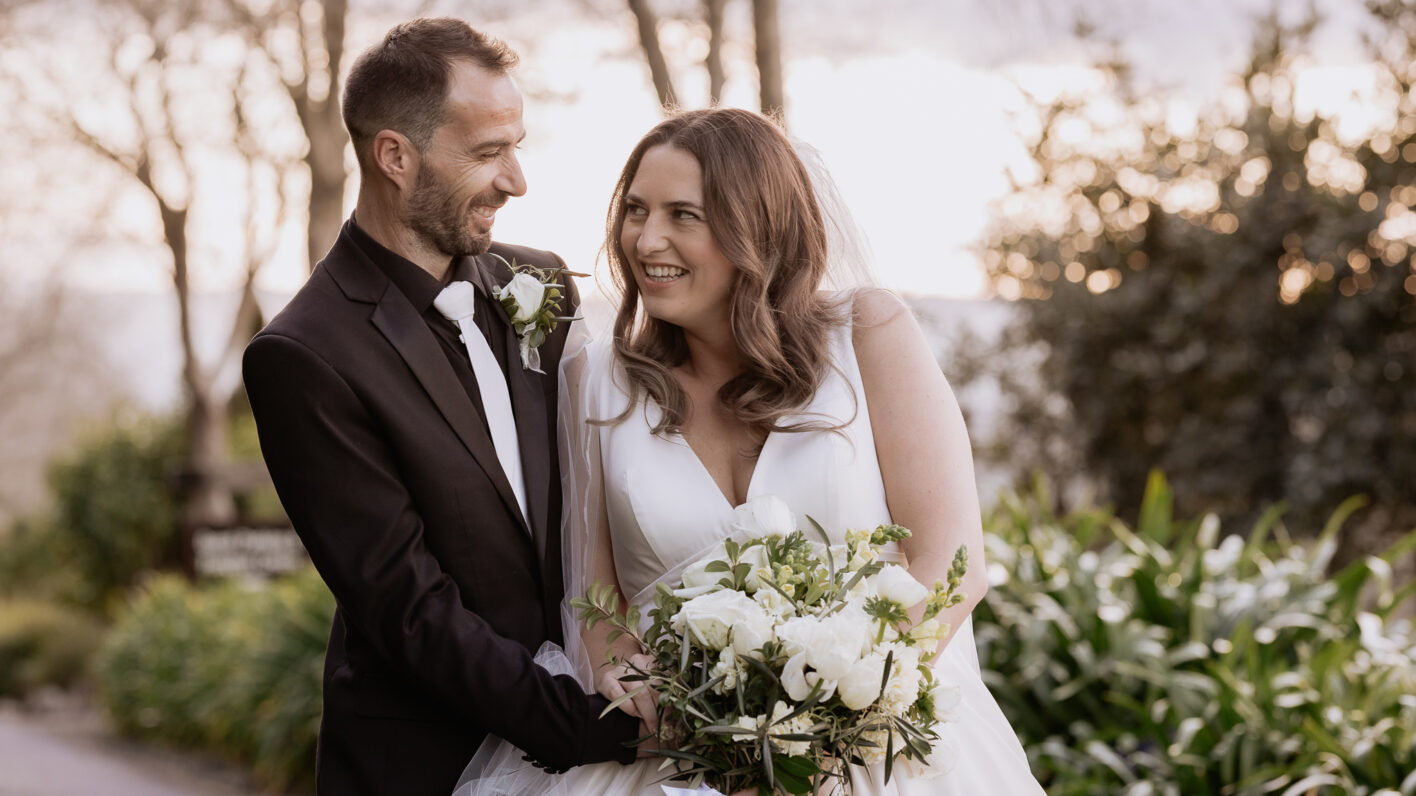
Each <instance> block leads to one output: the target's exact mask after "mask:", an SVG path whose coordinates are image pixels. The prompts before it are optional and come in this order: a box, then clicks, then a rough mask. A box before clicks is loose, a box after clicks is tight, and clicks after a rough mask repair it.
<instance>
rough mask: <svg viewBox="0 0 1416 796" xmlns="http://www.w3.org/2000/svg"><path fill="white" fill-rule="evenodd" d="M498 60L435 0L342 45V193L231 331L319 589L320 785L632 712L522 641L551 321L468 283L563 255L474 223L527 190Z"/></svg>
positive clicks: (552, 519)
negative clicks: (248, 335) (258, 317)
mask: <svg viewBox="0 0 1416 796" xmlns="http://www.w3.org/2000/svg"><path fill="white" fill-rule="evenodd" d="M515 63H516V55H515V54H514V53H513V52H511V51H510V50H509V49H508V48H507V47H506V46H505V45H503V44H502V43H500V42H498V41H496V40H493V39H490V38H487V37H485V36H483V35H482V34H480V33H478V32H476V31H474V30H473V29H471V28H470V27H468V26H467V25H466V24H465V23H463V22H460V21H457V20H452V19H419V20H415V21H413V22H409V23H406V24H403V25H399V26H397V27H395V28H394V29H393V30H391V31H389V33H388V35H387V36H386V37H385V39H384V40H383V42H382V43H380V44H378V45H376V46H375V47H373V48H371V49H369V50H368V51H367V52H365V53H364V54H363V55H361V56H360V57H359V59H358V61H357V62H356V63H355V64H354V67H353V69H352V70H351V72H350V74H349V78H348V82H347V83H346V88H345V93H344V104H343V111H344V121H345V125H346V126H347V127H348V128H349V133H350V137H351V138H352V139H353V142H354V149H355V153H356V154H357V156H358V161H359V172H360V184H359V198H358V202H357V204H356V206H355V210H354V214H353V216H352V217H350V219H349V221H348V222H347V223H346V224H345V225H344V228H343V230H342V231H341V232H340V235H339V239H338V240H337V241H336V242H335V244H334V247H333V248H332V249H331V250H330V252H329V254H328V255H327V256H326V257H325V258H324V260H322V261H321V262H320V264H319V265H318V267H316V268H315V271H314V273H313V274H312V275H311V276H310V279H309V282H308V283H307V284H306V285H305V286H304V288H302V289H301V290H300V292H299V293H298V294H296V296H295V297H294V299H292V300H291V302H290V304H289V306H287V307H286V308H285V310H284V311H282V312H281V313H280V314H279V315H278V316H276V318H275V319H274V320H272V321H271V323H270V325H269V326H267V327H266V328H265V329H264V330H263V331H261V333H260V334H258V335H257V336H256V338H255V339H254V340H252V341H251V344H250V346H249V347H248V348H247V349H246V356H245V361H244V376H245V381H246V389H247V391H248V393H249V395H250V399H251V408H252V410H253V411H254V413H255V417H256V424H257V427H258V429H259V430H260V440H261V450H262V453H263V454H264V456H265V460H266V464H267V466H268V467H269V468H270V473H271V478H272V479H273V480H274V482H275V486H276V489H277V491H278V492H279V494H280V499H281V502H282V503H283V504H284V506H285V509H286V511H287V513H288V514H289V516H290V519H291V521H292V523H294V526H295V530H296V531H297V532H298V533H299V535H300V538H301V540H302V541H303V542H304V544H305V547H306V548H307V549H308V550H309V553H310V557H311V559H313V561H314V563H315V566H316V567H317V568H318V569H319V571H320V574H321V575H322V576H323V577H324V580H325V583H327V584H328V585H329V588H330V591H331V592H333V593H334V596H335V598H336V600H337V602H338V608H337V610H336V611H335V616H334V627H333V629H332V631H331V633H330V638H329V648H328V651H327V653H326V655H325V667H324V714H323V717H322V720H321V724H320V737H319V752H318V755H317V775H318V783H319V791H320V793H322V794H341V796H342V795H343V794H414V795H415V796H416V795H417V794H428V796H447V795H448V794H450V793H451V792H452V790H453V787H454V785H455V783H456V782H457V779H458V776H459V775H460V774H461V772H462V769H463V767H464V766H465V765H466V764H467V762H468V760H469V759H470V758H471V756H472V754H473V753H474V752H475V751H476V750H477V747H478V745H479V744H480V743H481V741H482V740H483V738H484V737H485V736H486V734H487V733H494V734H496V735H499V736H501V737H502V738H505V739H507V740H508V741H511V742H512V743H514V744H516V745H517V746H518V747H520V748H521V749H524V750H526V751H527V753H528V754H529V756H530V757H532V758H533V759H534V760H535V761H536V762H537V763H539V764H541V765H544V766H547V767H552V768H562V767H569V766H575V765H579V764H582V763H589V762H599V761H605V760H618V761H621V762H628V761H630V760H632V759H633V758H634V756H635V752H634V750H633V749H632V748H629V747H627V746H625V745H624V744H625V742H626V741H628V740H630V739H632V738H634V737H635V736H636V735H638V730H639V727H638V723H637V720H636V719H634V718H632V717H630V716H629V715H627V714H625V713H622V712H620V711H612V712H611V713H610V714H609V715H607V716H606V717H604V718H603V719H602V718H599V716H600V713H601V712H602V711H603V710H604V708H605V707H606V705H607V702H606V701H605V699H604V698H603V697H600V696H598V695H591V696H587V695H586V694H584V693H583V692H582V691H581V689H580V687H579V685H578V684H577V683H576V682H575V681H574V680H573V679H572V678H570V677H563V676H562V677H553V676H551V675H550V674H548V673H547V672H546V671H545V670H543V669H541V668H539V667H537V666H536V665H535V664H534V663H533V662H532V653H533V652H534V651H535V650H536V649H537V648H538V647H539V646H540V645H541V643H542V642H544V641H547V640H552V641H559V640H560V637H561V629H560V612H559V606H560V600H561V596H562V594H561V592H562V588H563V587H562V582H561V563H560V561H561V550H560V538H559V516H560V502H561V498H560V484H559V478H558V476H557V472H556V468H555V466H554V464H553V463H554V462H555V461H556V452H555V448H554V445H555V433H554V423H555V416H556V390H557V383H556V367H557V364H558V362H559V359H560V355H561V351H562V349H563V347H564V345H565V335H566V324H561V325H559V326H558V327H557V328H556V329H555V331H554V332H553V333H552V334H551V335H550V336H549V337H548V338H547V339H546V341H545V342H544V343H543V344H542V345H541V346H540V349H539V355H540V368H541V370H543V371H545V373H544V374H542V373H538V372H536V371H535V370H532V369H528V368H527V367H524V366H523V363H522V359H521V356H520V353H519V351H518V342H519V341H518V339H517V337H516V334H515V332H514V330H513V329H512V327H511V326H510V324H509V322H508V319H507V316H506V312H505V311H504V310H503V309H502V308H501V306H500V304H499V303H498V301H497V300H496V299H495V298H494V297H493V296H492V295H491V294H490V291H491V290H492V289H493V288H495V287H497V286H499V285H502V284H505V283H506V282H507V281H508V280H510V278H511V276H512V275H511V272H510V271H509V269H508V268H506V266H504V265H502V264H501V262H500V261H499V260H498V259H497V258H495V257H492V256H491V254H499V255H501V256H502V257H503V258H505V259H506V260H507V261H511V260H513V259H514V260H515V261H516V262H518V263H523V264H534V265H537V266H540V267H543V268H554V267H558V266H561V265H562V263H561V260H560V258H558V257H556V256H555V255H553V254H550V253H548V252H543V251H537V250H534V249H526V248H520V247H514V246H506V245H503V244H493V243H492V241H491V230H492V224H493V220H494V218H495V215H496V211H497V209H498V208H500V207H501V206H502V205H503V204H504V203H505V202H506V201H507V199H508V198H509V197H512V196H520V195H522V194H523V193H525V190H526V183H525V180H524V178H523V176H522V173H521V167H520V165H519V163H518V162H517V157H516V148H517V145H518V144H519V143H520V141H521V139H522V138H523V137H524V136H525V131H524V128H523V126H522V118H521V95H520V93H519V92H518V91H517V88H516V85H515V83H514V82H513V81H512V79H511V77H510V75H509V73H508V70H509V69H510V68H511V67H512V66H513V65H514V64H515ZM459 280H461V281H465V282H468V283H471V287H470V288H468V286H467V285H463V286H462V288H463V289H464V291H463V292H464V293H465V295H464V296H463V298H464V300H465V301H466V302H467V303H468V306H467V307H465V308H464V310H466V309H469V308H470V309H471V310H472V311H473V313H472V317H471V318H467V317H465V316H466V312H465V311H464V312H463V313H455V314H454V316H459V315H460V316H462V320H461V324H460V326H459V324H457V323H454V322H453V321H452V320H449V319H448V318H446V317H444V315H443V314H442V312H441V311H440V310H441V309H445V308H446V305H447V300H446V299H445V298H444V299H439V296H440V295H442V293H441V292H442V290H443V288H444V287H445V286H447V285H449V284H455V283H456V282H457V281H459ZM563 281H564V283H565V284H564V285H563V287H562V290H563V291H564V292H565V293H567V294H568V296H569V298H570V300H571V301H572V302H573V301H574V296H573V294H574V290H573V286H572V285H571V283H570V280H569V279H564V280H563ZM568 309H569V308H568V307H563V308H562V310H563V311H564V310H568ZM562 314H569V313H568V312H563V313H562ZM488 349H490V351H488ZM479 354H480V357H479ZM498 380H501V381H504V387H505V388H504V389H502V388H501V387H499V386H498V384H497V382H498ZM511 416H514V420H513V419H512V417H511ZM499 418H501V419H500V420H499Z"/></svg>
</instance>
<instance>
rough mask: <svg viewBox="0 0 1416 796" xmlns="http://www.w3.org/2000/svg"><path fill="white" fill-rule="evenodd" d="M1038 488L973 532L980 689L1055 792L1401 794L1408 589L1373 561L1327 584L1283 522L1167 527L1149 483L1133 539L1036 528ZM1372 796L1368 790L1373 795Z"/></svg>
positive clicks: (1167, 505)
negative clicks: (1237, 531)
mask: <svg viewBox="0 0 1416 796" xmlns="http://www.w3.org/2000/svg"><path fill="white" fill-rule="evenodd" d="M1051 505H1052V499H1051V496H1050V495H1048V494H1047V490H1046V487H1045V486H1044V485H1041V484H1039V485H1038V486H1037V487H1036V488H1035V490H1034V492H1033V494H1032V495H1030V496H1027V497H1008V498H1005V499H1004V500H1002V501H1001V502H1000V503H999V505H998V507H997V508H996V509H995V510H994V512H993V514H992V516H991V517H990V518H989V520H988V523H987V525H988V530H989V531H990V533H989V546H988V557H989V566H990V571H991V572H992V573H994V575H995V576H994V580H995V581H996V582H995V584H994V585H993V586H992V588H991V589H990V591H989V593H988V596H987V598H986V599H985V601H984V604H983V605H982V606H981V607H980V609H979V611H978V612H977V613H976V621H977V624H978V627H977V638H978V642H979V647H980V654H981V660H982V664H983V669H984V673H985V677H986V678H987V680H988V684H989V686H990V687H991V688H992V690H993V692H994V693H995V695H996V696H997V697H998V699H999V702H1000V703H1001V705H1002V706H1003V708H1004V710H1005V712H1006V713H1007V714H1008V716H1009V718H1010V719H1011V720H1012V721H1013V723H1014V726H1015V728H1016V729H1017V730H1018V732H1019V734H1020V735H1021V736H1022V738H1023V740H1024V744H1025V746H1026V747H1027V748H1028V749H1029V754H1030V757H1031V762H1032V765H1033V770H1034V772H1035V773H1036V774H1037V775H1038V776H1039V778H1040V779H1041V780H1042V781H1043V783H1044V785H1047V786H1048V787H1049V789H1050V792H1052V793H1054V794H1084V793H1101V792H1105V793H1156V794H1189V793H1216V794H1267V793H1284V794H1294V795H1295V796H1296V795H1297V794H1308V793H1333V794H1336V793H1344V794H1376V793H1379V792H1381V793H1386V794H1392V793H1398V792H1399V793H1402V794H1410V793H1416V776H1413V775H1412V774H1411V772H1413V771H1416V696H1413V695H1416V633H1413V631H1412V628H1411V625H1410V623H1409V622H1408V621H1405V620H1398V619H1397V618H1395V614H1396V611H1397V609H1398V607H1399V606H1401V605H1402V604H1403V603H1406V602H1407V601H1409V600H1410V598H1411V596H1412V594H1413V592H1414V591H1416V586H1413V585H1412V584H1409V583H1408V584H1398V583H1394V582H1393V578H1392V576H1391V572H1392V568H1391V565H1392V563H1393V562H1394V561H1396V560H1397V559H1398V558H1399V557H1401V556H1404V555H1408V554H1409V553H1410V552H1411V551H1412V550H1413V549H1416V531H1413V532H1412V533H1410V534H1408V535H1406V536H1405V537H1403V538H1402V539H1401V541H1399V542H1398V543H1397V544H1396V545H1395V546H1394V547H1392V548H1391V549H1389V550H1388V551H1387V552H1386V553H1384V554H1383V555H1382V556H1380V557H1371V558H1367V559H1363V560H1359V561H1356V562H1354V563H1352V564H1350V565H1348V566H1347V567H1346V568H1344V569H1342V570H1340V571H1338V572H1336V573H1334V574H1329V573H1328V567H1329V564H1330V562H1331V560H1332V556H1333V552H1334V550H1335V549H1336V547H1337V543H1338V536H1339V534H1340V532H1341V528H1342V526H1343V523H1344V522H1345V521H1346V519H1347V518H1348V516H1349V515H1350V514H1351V513H1352V511H1354V510H1355V509H1356V508H1358V506H1359V505H1360V501H1359V500H1351V501H1348V502H1347V503H1344V504H1343V506H1342V507H1341V508H1339V510H1338V511H1337V512H1336V513H1335V514H1334V515H1333V517H1332V519H1331V520H1330V521H1329V522H1328V524H1327V527H1326V528H1325V529H1324V530H1323V531H1322V533H1321V534H1320V535H1319V536H1318V537H1317V539H1316V540H1315V541H1313V542H1312V543H1310V544H1307V545H1303V544H1297V543H1294V542H1292V541H1290V540H1288V539H1287V538H1286V536H1285V535H1284V533H1283V532H1282V526H1281V525H1279V524H1278V520H1279V517H1280V514H1281V509H1278V508H1274V509H1271V510H1270V511H1269V512H1268V513H1266V514H1265V515H1264V516H1263V518H1262V519H1261V520H1260V521H1259V522H1258V524H1257V525H1256V526H1255V527H1254V528H1252V529H1250V530H1249V532H1248V534H1247V538H1244V537H1241V536H1238V535H1227V536H1223V535H1222V534H1221V532H1220V528H1219V521H1218V520H1217V519H1216V518H1215V517H1214V516H1212V515H1207V516H1204V517H1201V518H1198V519H1195V520H1188V521H1177V520H1175V519H1174V518H1173V517H1172V516H1171V493H1170V490H1169V488H1168V486H1167V485H1166V483H1165V481H1164V479H1163V478H1161V477H1160V476H1159V475H1155V474H1152V476H1151V478H1150V481H1149V484H1148V487H1147V489H1146V493H1145V499H1144V500H1143V502H1142V505H1141V510H1140V515H1139V518H1138V521H1137V522H1136V524H1135V526H1134V527H1131V526H1128V525H1127V524H1125V523H1123V522H1121V521H1120V520H1118V519H1117V518H1116V517H1114V516H1112V515H1111V514H1109V513H1108V512H1106V511H1102V510H1088V511H1080V512H1077V513H1074V514H1071V515H1068V516H1065V517H1058V516H1055V515H1053V514H1052V513H1051V512H1050V511H1049V509H1048V508H1047V507H1049V506H1051ZM1384 789H1385V790H1384Z"/></svg>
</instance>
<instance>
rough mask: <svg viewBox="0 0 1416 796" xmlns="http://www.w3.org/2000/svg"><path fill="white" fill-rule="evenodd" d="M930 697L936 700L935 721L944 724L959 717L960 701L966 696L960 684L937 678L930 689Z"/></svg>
mask: <svg viewBox="0 0 1416 796" xmlns="http://www.w3.org/2000/svg"><path fill="white" fill-rule="evenodd" d="M929 697H930V699H931V700H932V701H933V702H934V720H935V721H937V722H940V723H941V724H943V723H947V722H951V721H955V720H956V719H957V717H958V712H959V703H960V702H961V701H963V698H964V695H963V692H962V691H960V690H959V687H958V686H956V685H951V684H949V683H945V682H942V681H939V680H936V681H934V685H933V686H932V687H931V688H930V689H929Z"/></svg>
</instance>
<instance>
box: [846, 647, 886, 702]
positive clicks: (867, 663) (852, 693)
mask: <svg viewBox="0 0 1416 796" xmlns="http://www.w3.org/2000/svg"><path fill="white" fill-rule="evenodd" d="M884 676H885V656H884V655H881V654H880V653H878V652H872V653H871V654H869V655H867V656H865V657H864V658H861V659H860V660H858V661H856V662H855V664H853V665H852V666H851V668H850V670H849V671H847V672H846V674H845V675H844V676H843V677H841V678H840V679H839V680H838V681H837V683H836V690H837V692H838V693H839V694H840V696H841V704H843V705H845V706H846V707H848V708H850V709H851V710H863V709H865V708H867V707H870V705H871V704H872V703H873V702H875V698H876V697H878V696H880V680H881V679H882V678H883V677H884Z"/></svg>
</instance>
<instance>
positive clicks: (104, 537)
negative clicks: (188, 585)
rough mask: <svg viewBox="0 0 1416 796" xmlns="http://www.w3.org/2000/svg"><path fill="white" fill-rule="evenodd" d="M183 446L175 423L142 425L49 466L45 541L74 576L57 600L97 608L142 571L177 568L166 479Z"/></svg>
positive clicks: (119, 430)
mask: <svg viewBox="0 0 1416 796" xmlns="http://www.w3.org/2000/svg"><path fill="white" fill-rule="evenodd" d="M181 448H182V443H181V427H180V425H179V424H178V423H176V422H170V421H168V422H164V421H157V420H146V421H142V422H139V423H134V424H126V425H116V426H113V427H111V428H108V429H106V430H105V431H103V432H102V433H101V434H99V435H98V436H96V437H94V438H93V439H92V440H90V441H89V442H88V443H86V444H84V445H83V446H81V447H80V448H79V449H78V450H77V451H75V452H74V453H73V454H72V455H71V456H69V457H68V458H65V459H61V460H59V461H58V462H56V463H55V464H54V466H53V467H51V468H50V473H49V487H50V491H51V493H52V495H53V508H52V510H51V513H50V516H49V518H48V521H47V528H48V530H47V532H45V534H46V536H47V540H46V541H45V543H46V544H47V545H49V547H50V549H51V552H52V553H53V555H55V556H56V558H57V559H58V560H59V561H60V562H62V566H63V568H64V569H65V570H66V571H67V572H69V573H71V574H72V575H73V577H71V578H69V579H68V580H67V581H66V584H67V593H66V594H64V595H63V596H65V597H66V598H68V599H69V600H71V601H73V602H74V603H75V604H77V605H81V606H84V607H87V608H93V609H99V610H103V609H106V608H107V607H108V605H109V604H110V602H111V601H113V600H115V599H116V598H118V597H119V596H120V595H121V594H122V593H123V591H124V590H126V589H127V588H129V587H130V586H132V585H133V584H135V583H137V581H138V579H139V578H140V577H141V576H142V574H143V573H144V572H147V571H149V570H151V569H154V568H159V567H163V566H167V567H171V566H173V565H175V564H176V562H177V560H178V547H177V545H178V539H177V511H176V507H175V506H174V504H173V502H172V497H171V495H170V493H169V489H168V484H167V474H168V472H169V471H170V469H171V468H172V467H173V466H174V465H175V464H176V463H177V462H178V461H179V460H180V456H181Z"/></svg>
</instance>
